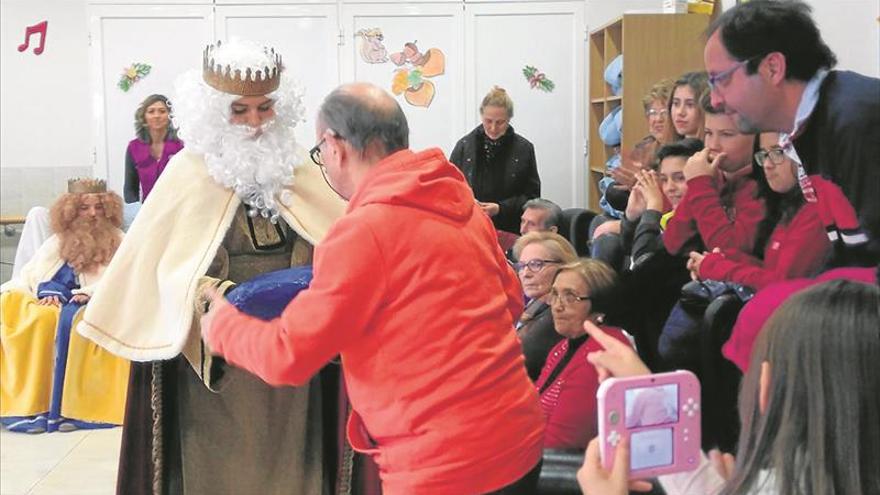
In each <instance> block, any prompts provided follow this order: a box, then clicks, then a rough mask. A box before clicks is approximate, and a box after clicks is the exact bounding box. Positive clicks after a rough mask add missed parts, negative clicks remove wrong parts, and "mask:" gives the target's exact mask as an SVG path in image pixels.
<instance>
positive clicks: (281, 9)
mask: <svg viewBox="0 0 880 495" xmlns="http://www.w3.org/2000/svg"><path fill="white" fill-rule="evenodd" d="M215 22H216V34H217V38H218V39H220V40H227V39H229V38H231V37H238V38H243V39H249V40H251V41H254V42H258V43H262V44H265V45H267V46H272V47H274V48H275V50H276V51H278V52H279V53H281V57H282V62H283V64H284V66H285V72H284V77H292V78H294V79H295V80H296V81H297V82H299V84H301V85H302V87H303V89H304V90H305V106H306V115H305V117H306V121H305V123H303V124H300V125H299V126H297V129H296V138H297V140H298V141H299V143H300V144H301V145H302V146H303V147H304V148H305V149H309V148H311V147H312V146H313V145H314V140H315V115H316V113H317V110H318V106H319V105H320V104H321V101H322V100H323V99H324V96H326V95H327V93H329V92H330V91H331V90H332V89H333V88H335V87H336V86H337V85H339V81H340V77H339V52H338V50H339V48H338V40H339V29H338V24H339V21H338V17H337V7H336V5H335V4H314V5H295V6H293V5H248V6H242V5H239V6H232V5H218V6H217V7H216V21H215Z"/></svg>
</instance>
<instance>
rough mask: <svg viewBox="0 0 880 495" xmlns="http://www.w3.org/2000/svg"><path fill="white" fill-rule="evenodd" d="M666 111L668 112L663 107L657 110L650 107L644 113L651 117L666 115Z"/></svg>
mask: <svg viewBox="0 0 880 495" xmlns="http://www.w3.org/2000/svg"><path fill="white" fill-rule="evenodd" d="M668 113H669V112H667V111H666V109H665V108H663V109H660V110H657V109H656V108H652V109H650V110H648V111H647V112H645V115H646V116H647V117H648V118H651V117H666V115H667V114H668Z"/></svg>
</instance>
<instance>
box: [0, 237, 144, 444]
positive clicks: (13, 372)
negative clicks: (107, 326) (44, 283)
mask: <svg viewBox="0 0 880 495" xmlns="http://www.w3.org/2000/svg"><path fill="white" fill-rule="evenodd" d="M120 235H121V232H120ZM62 264H63V262H62V261H61V259H60V256H59V255H58V239H57V237H55V236H53V237H51V238H50V239H49V240H47V241H46V243H44V245H43V246H42V247H41V248H40V250H39V251H38V253H37V254H36V255H35V256H34V259H33V260H31V262H30V263H28V265H26V266H25V267H24V268H23V269H22V275H21V276H20V277H18V278H17V279H14V280H11V281H10V282H8V283H6V284H4V285H3V286H2V288H0V290H2V294H0V417H3V418H4V422H6V423H9V422H10V421H11V420H10V417H34V416H40V415H42V416H45V415H46V414H47V412H48V411H49V409H50V402H51V397H52V387H53V377H54V375H55V373H56V370H55V346H56V344H55V339H56V332H57V326H58V321H59V316H60V313H61V308H60V307H57V306H41V305H39V304H37V298H36V286H37V284H38V281H39V278H43V279H44V280H48V279H51V277H52V276H53V275H54V274H55V272H56V271H57V270H58V268H60V267H61V265H62ZM102 271H103V270H98V271H97V272H96V273H92V274H86V275H80V276H78V277H77V278H78V282H79V284H80V286H81V288H80V289H77V290H74V291H73V292H74V293H75V294H89V293H90V292H91V288H92V287H93V285H94V284H95V283H96V282H97V280H98V278H99V277H100V273H101V272H102ZM82 314H83V310H82V308H81V309H80V310H79V311H78V312H77V313H76V315H75V316H74V318H73V326H72V327H71V332H70V342H69V344H68V348H67V360H66V362H65V363H64V367H65V376H64V389H63V390H64V391H63V394H62V396H61V410H60V414H61V416H62V417H63V418H67V419H72V420H77V421H80V422H87V423H107V424H117V425H118V424H122V418H123V413H124V409H125V399H126V391H127V387H128V373H129V367H130V363H129V361H127V360H125V359H122V358H119V357H116V356H113V355H112V354H110V353H108V352H107V351H105V350H104V349H102V348H101V347H99V346H98V345H96V344H94V343H93V342H91V341H89V340H87V339H85V338H84V337H82V336H81V335H79V334H77V333H76V332H75V331H73V330H72V329H73V328H74V327H75V325H76V324H77V323H78V322H79V320H80V319H81V317H82ZM25 423H27V422H25ZM43 423H45V421H43ZM28 424H30V423H28ZM34 424H35V425H39V424H40V423H39V422H36V423H34ZM21 426H22V428H24V430H23V431H28V430H30V431H39V430H40V429H41V428H40V427H39V426H37V427H36V428H33V429H31V428H29V427H28V426H27V425H26V424H22V425H21Z"/></svg>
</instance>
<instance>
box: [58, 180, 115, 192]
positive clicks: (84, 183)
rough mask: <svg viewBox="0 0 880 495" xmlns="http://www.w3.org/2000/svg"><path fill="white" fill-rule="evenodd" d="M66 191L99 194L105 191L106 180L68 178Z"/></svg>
mask: <svg viewBox="0 0 880 495" xmlns="http://www.w3.org/2000/svg"><path fill="white" fill-rule="evenodd" d="M67 192H69V193H72V194H99V193H105V192H107V182H105V181H103V180H101V179H88V178H85V179H79V178H77V179H70V180H68V181H67Z"/></svg>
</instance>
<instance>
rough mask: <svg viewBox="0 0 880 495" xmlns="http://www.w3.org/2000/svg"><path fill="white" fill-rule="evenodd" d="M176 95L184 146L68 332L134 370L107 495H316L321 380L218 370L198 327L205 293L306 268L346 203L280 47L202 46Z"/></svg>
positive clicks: (320, 460) (319, 491)
mask: <svg viewBox="0 0 880 495" xmlns="http://www.w3.org/2000/svg"><path fill="white" fill-rule="evenodd" d="M175 93H176V94H175V98H174V99H173V100H172V101H174V109H173V112H174V115H173V118H174V120H175V121H176V123H177V124H178V127H179V129H180V134H181V136H182V137H183V139H184V141H185V142H186V147H185V148H184V149H183V151H181V152H180V153H178V154H177V155H175V156H174V157H173V158H172V160H171V161H170V162H169V164H168V167H167V168H166V170H165V172H164V173H163V174H162V176H161V177H160V178H159V180H158V182H157V183H156V185H155V187H154V189H153V190H152V192H151V194H150V198H149V200H148V201H146V202H145V203H144V206H143V207H142V209H141V210H140V212H139V213H138V215H137V217H136V219H135V221H134V223H133V224H132V226H131V228H130V229H129V231H128V233H127V235H126V238H125V241H124V242H123V244H122V245H121V246H120V248H119V253H118V254H117V256H116V258H114V261H113V263H111V265H110V266H109V267H108V269H107V273H106V275H105V279H104V281H103V283H102V284H101V286H100V287H99V288H98V290H97V291H96V293H95V296H94V298H93V300H92V303H91V304H90V305H89V308H88V310H87V311H86V313H85V316H84V318H83V321H82V322H81V323H80V325H79V326H78V327H77V330H78V331H79V332H80V333H82V334H83V335H85V336H87V337H88V338H89V339H92V340H94V341H95V342H97V343H98V344H100V345H101V346H103V347H105V348H106V349H108V350H109V351H111V352H113V353H115V354H117V355H120V356H123V357H126V358H129V359H131V360H133V361H138V362H140V363H139V364H136V365H133V367H132V381H131V384H130V393H129V398H128V403H127V406H126V418H125V430H124V432H123V441H122V455H121V457H120V470H119V478H118V480H117V493H120V494H125V495H132V494H147V493H152V494H178V493H183V494H186V495H201V494H268V495H271V494H285V495H286V494H290V495H321V494H322V493H324V488H323V486H324V483H325V482H324V479H323V477H324V476H325V475H326V474H327V473H326V472H325V469H324V467H323V462H324V459H323V458H322V455H323V451H324V449H323V445H322V426H321V423H322V421H321V416H322V409H321V386H320V378H319V379H318V380H313V381H311V382H309V383H308V384H306V385H305V386H302V387H282V388H274V387H270V386H269V385H267V384H266V383H264V382H263V381H261V380H260V379H258V378H256V377H255V376H253V375H251V374H249V373H247V372H245V371H242V370H240V369H237V368H233V367H231V366H227V365H226V364H225V363H224V362H223V361H222V360H220V359H216V358H214V359H212V357H211V354H210V349H208V348H207V346H206V345H205V344H204V342H202V340H201V337H200V331H199V328H198V325H199V318H198V315H200V314H201V313H203V312H204V311H205V309H206V308H205V291H206V290H207V289H208V288H218V289H219V290H221V291H225V290H227V289H228V288H229V287H231V286H232V285H234V284H236V283H240V282H244V281H247V280H248V279H250V278H252V277H254V276H256V275H259V274H263V273H266V272H270V271H274V270H279V269H283V268H289V267H291V266H295V265H303V264H309V263H311V254H312V247H313V246H314V245H315V244H316V243H317V242H319V241H320V240H321V238H322V237H323V236H324V234H325V233H326V231H327V229H328V228H329V226H330V224H331V223H332V222H333V221H335V219H336V218H337V217H339V216H340V215H341V214H342V213H343V210H344V203H343V202H342V201H341V200H340V199H339V198H338V197H337V196H336V195H335V194H334V193H333V192H332V190H331V189H330V188H329V187H328V186H327V184H326V183H325V181H324V180H323V179H322V177H321V173H320V171H319V169H318V167H316V166H314V165H306V164H305V163H306V162H307V160H308V157H307V155H306V154H305V153H304V152H303V151H302V150H301V148H300V147H299V146H298V145H297V144H296V141H295V138H294V133H293V129H294V127H295V126H296V125H297V124H298V123H299V122H301V121H302V119H303V113H304V108H303V103H302V95H301V93H300V91H299V90H298V89H297V88H296V86H295V85H294V83H293V81H291V80H290V79H289V78H285V77H282V65H281V58H280V56H279V55H277V54H276V53H275V52H274V50H269V49H267V48H264V47H262V46H258V45H255V44H253V43H249V42H246V41H235V40H233V41H231V42H229V43H224V44H223V45H220V44H219V43H218V44H217V45H216V46H209V47H208V48H207V49H206V50H205V53H204V59H203V67H202V71H201V72H199V71H191V72H189V73H186V74H184V75H183V76H181V77H180V78H179V79H178V81H177V82H176V84H175ZM141 363H143V364H141ZM329 399H333V400H335V397H330V398H329Z"/></svg>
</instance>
